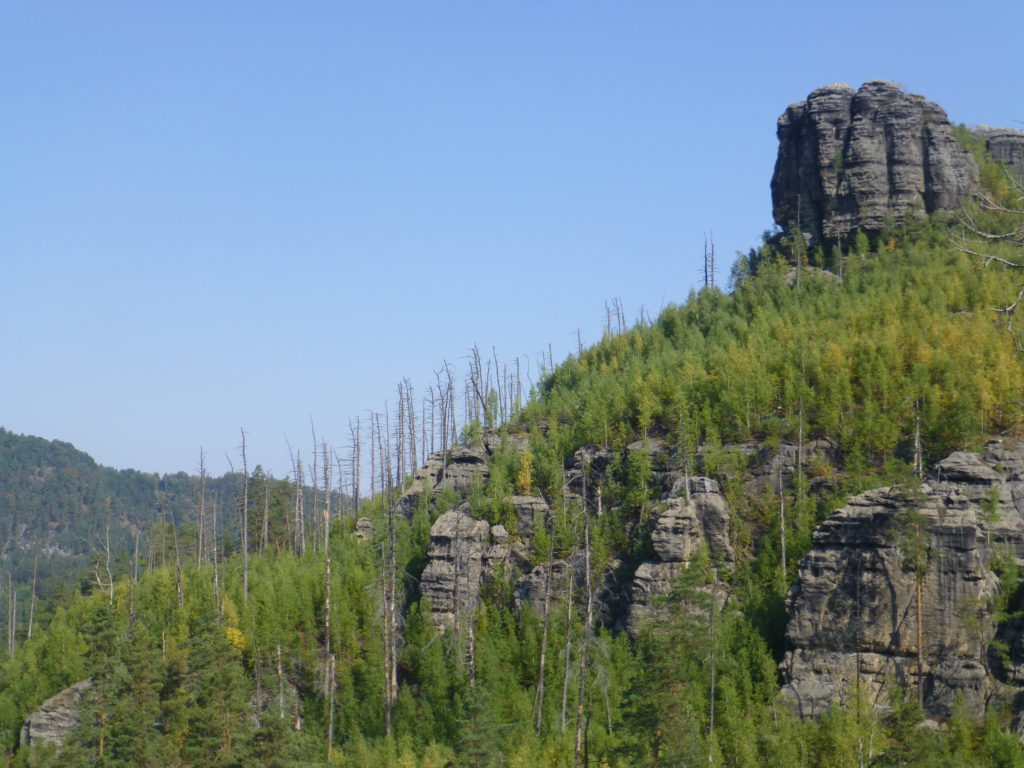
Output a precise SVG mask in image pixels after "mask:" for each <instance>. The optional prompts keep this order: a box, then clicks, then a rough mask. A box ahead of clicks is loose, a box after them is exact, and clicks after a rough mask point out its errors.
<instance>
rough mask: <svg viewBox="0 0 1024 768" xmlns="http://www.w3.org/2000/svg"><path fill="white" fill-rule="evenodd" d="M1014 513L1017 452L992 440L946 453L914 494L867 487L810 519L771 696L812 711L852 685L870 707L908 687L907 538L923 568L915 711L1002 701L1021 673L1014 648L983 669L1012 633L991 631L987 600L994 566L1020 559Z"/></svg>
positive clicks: (912, 677)
mask: <svg viewBox="0 0 1024 768" xmlns="http://www.w3.org/2000/svg"><path fill="white" fill-rule="evenodd" d="M915 515H916V516H917V523H916V528H915V523H914V519H915ZM1022 515H1024V452H1022V451H1021V450H1019V449H1017V450H1007V449H1004V448H1003V447H1002V446H1001V445H999V444H992V445H990V446H989V447H988V448H986V450H985V452H984V453H982V454H970V453H954V454H952V455H951V456H950V457H949V458H947V459H945V460H944V461H942V462H940V463H939V464H938V465H937V466H936V468H935V472H934V474H933V476H932V477H931V478H930V479H929V480H928V482H927V483H925V484H923V485H922V486H921V488H920V491H919V492H917V491H915V492H909V491H908V490H907V489H904V488H898V487H893V488H881V489H877V490H873V491H867V492H865V493H862V494H860V495H858V496H855V497H853V498H852V499H850V501H849V503H848V504H847V506H845V507H843V508H842V509H840V510H839V511H838V512H836V513H835V514H834V515H832V517H830V518H829V519H828V520H826V521H825V522H824V523H822V524H821V525H820V526H819V527H818V529H817V530H816V531H815V532H814V537H813V544H814V546H813V548H812V549H811V551H810V552H809V553H808V554H807V556H806V557H805V558H804V560H803V561H802V562H801V564H800V576H799V580H798V581H797V583H796V585H795V586H794V587H793V589H792V590H791V591H790V595H789V597H788V599H787V603H788V606H789V625H788V627H787V630H786V637H787V640H788V642H789V645H790V650H789V651H788V652H787V653H786V655H785V658H784V659H783V662H782V670H783V673H784V676H785V678H786V681H787V682H786V685H785V687H784V689H783V690H784V694H785V695H786V696H787V697H789V698H790V699H791V700H792V701H794V702H795V704H796V706H797V708H798V711H799V712H800V714H801V715H803V716H816V715H819V714H821V713H823V712H824V711H826V710H827V709H828V708H829V707H830V706H831V705H832V704H833V703H838V704H841V703H843V702H845V701H847V700H848V699H849V697H850V696H852V695H853V694H854V692H855V691H856V690H857V689H858V688H859V689H860V691H862V693H863V694H864V696H865V697H866V700H867V701H868V703H870V704H873V705H876V706H881V707H884V706H886V705H887V704H888V701H889V694H891V693H892V692H893V689H894V687H895V686H897V685H899V686H902V687H903V688H904V689H905V690H907V691H908V692H913V691H916V690H917V686H918V681H919V679H921V678H920V674H919V671H918V661H917V649H918V640H917V637H918V619H917V598H916V576H915V574H914V573H913V571H912V570H911V568H910V567H909V565H910V563H909V562H908V560H909V558H908V555H907V552H908V551H909V548H911V547H912V546H913V544H914V541H913V540H914V539H915V538H916V540H917V542H918V543H919V544H921V545H923V547H924V548H925V549H924V552H925V563H926V570H925V572H924V575H923V578H922V584H921V595H922V599H921V617H922V620H921V636H922V640H923V642H922V648H923V656H924V668H923V689H924V704H925V709H926V710H927V711H928V712H929V713H930V714H932V715H936V716H940V717H948V716H949V715H950V713H951V708H952V706H953V703H954V701H955V699H956V698H957V696H960V697H962V698H963V701H964V703H965V704H966V705H967V706H968V707H970V708H971V709H973V710H974V711H976V712H979V713H980V712H982V711H983V709H984V707H985V705H986V703H987V702H988V701H989V700H990V699H991V698H992V697H994V696H996V697H1007V698H1008V697H1009V696H1010V694H1011V693H1012V690H1011V689H1010V688H1009V687H1008V686H1006V685H1004V684H1003V682H1002V681H1005V680H1011V679H1012V677H1013V675H1014V674H1015V672H1016V671H1021V672H1024V653H1021V654H1017V658H1013V655H1014V654H1013V653H1011V659H1010V661H1009V662H1008V664H1007V665H1006V667H1005V668H1001V669H1000V670H997V671H996V672H995V673H994V672H993V671H992V669H993V668H992V664H991V660H990V656H991V643H992V640H993V638H994V637H995V636H996V633H997V631H998V632H1000V633H1002V634H1004V635H1005V636H1006V637H1007V640H1008V643H1009V644H1010V645H1012V644H1013V641H1012V640H1011V639H1010V636H1013V637H1018V636H1020V632H1019V631H1016V630H1015V629H1014V628H1013V627H1010V626H1003V627H997V625H996V623H995V619H994V611H993V603H994V601H995V599H996V597H997V596H998V594H999V593H1000V590H1001V588H1002V587H1001V584H1000V580H999V577H998V575H997V572H996V571H997V570H998V569H999V563H1000V561H1001V560H1002V561H1003V562H1012V561H1014V560H1016V561H1020V560H1021V557H1022V555H1024V516H1022ZM918 531H919V533H918ZM1015 632H1016V634H1015ZM1021 648H1022V650H1024V643H1022V644H1021ZM1021 676H1022V677H1024V674H1022V675H1021Z"/></svg>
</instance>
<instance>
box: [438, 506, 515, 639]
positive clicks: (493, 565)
mask: <svg viewBox="0 0 1024 768" xmlns="http://www.w3.org/2000/svg"><path fill="white" fill-rule="evenodd" d="M509 553H510V548H509V535H508V531H506V530H505V528H504V526H501V525H493V526H492V525H490V524H489V523H488V522H487V521H486V520H477V519H475V518H473V517H471V516H470V515H469V514H467V513H466V512H465V511H463V510H461V509H453V510H451V511H449V512H445V513H444V514H443V515H441V516H440V517H439V518H437V520H436V521H435V522H434V525H433V526H432V527H431V529H430V547H429V549H428V550H427V565H426V567H425V568H424V569H423V575H422V576H421V577H420V590H421V591H422V593H423V596H424V597H425V598H427V599H428V600H429V601H430V608H431V612H432V615H433V619H434V625H435V626H436V627H437V628H438V630H445V629H447V628H448V627H450V626H452V625H453V624H455V623H456V620H457V619H458V618H459V616H460V615H464V616H472V615H473V610H474V609H475V608H476V604H477V601H478V600H479V598H480V586H481V584H482V583H483V581H484V578H485V577H486V576H488V575H491V574H493V573H494V572H495V571H496V570H497V569H498V568H499V567H501V566H502V565H504V564H505V563H506V562H507V561H508V558H509Z"/></svg>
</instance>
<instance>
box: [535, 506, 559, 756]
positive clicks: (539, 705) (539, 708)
mask: <svg viewBox="0 0 1024 768" xmlns="http://www.w3.org/2000/svg"><path fill="white" fill-rule="evenodd" d="M547 523H548V521H547V520H545V527H547ZM549 540H550V546H549V549H548V563H547V568H546V569H545V571H544V608H543V618H542V619H541V636H540V662H539V664H538V666H537V695H536V697H535V698H534V702H533V711H534V717H535V721H536V722H535V728H536V731H537V735H538V736H539V735H540V731H541V724H542V722H543V716H544V674H545V671H546V667H547V656H548V625H549V623H550V619H551V573H552V571H553V570H554V569H553V567H552V561H553V560H554V557H555V539H554V537H553V536H550V537H549Z"/></svg>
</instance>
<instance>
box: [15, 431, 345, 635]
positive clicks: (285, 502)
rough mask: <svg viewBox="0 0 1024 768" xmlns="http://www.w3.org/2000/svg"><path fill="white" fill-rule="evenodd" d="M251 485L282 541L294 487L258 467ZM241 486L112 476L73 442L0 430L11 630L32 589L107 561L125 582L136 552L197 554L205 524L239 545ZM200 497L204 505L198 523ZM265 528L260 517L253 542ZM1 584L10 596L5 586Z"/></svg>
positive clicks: (232, 481)
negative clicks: (171, 549)
mask: <svg viewBox="0 0 1024 768" xmlns="http://www.w3.org/2000/svg"><path fill="white" fill-rule="evenodd" d="M299 458H300V459H301V454H299ZM239 464H241V460H239ZM304 477H305V482H303V483H302V487H303V498H304V500H305V502H306V503H307V504H309V505H310V507H311V508H312V507H313V506H315V504H314V502H316V503H317V504H318V503H319V495H320V494H319V490H318V489H316V488H315V487H312V485H310V483H312V482H316V481H315V479H314V478H312V477H311V473H307V474H306V475H305V476H304ZM300 480H301V478H300ZM248 485H249V486H251V489H250V490H251V494H252V499H250V503H251V504H252V505H253V506H254V508H256V509H258V510H259V511H260V513H262V511H263V509H264V507H266V508H267V511H268V517H269V520H268V526H267V528H268V535H270V536H271V538H272V541H271V542H270V544H274V543H276V542H278V541H279V540H281V539H283V538H285V537H286V536H287V535H288V534H287V533H286V530H285V529H286V527H287V524H288V520H286V518H290V516H291V508H292V507H293V506H294V499H295V486H296V484H295V482H294V481H288V480H278V479H275V478H273V477H268V476H267V475H266V473H265V472H263V470H262V468H260V467H259V466H257V467H255V468H254V469H252V470H251V471H250V477H249V483H248ZM245 488H246V483H245V482H244V478H243V475H242V473H241V472H230V473H227V474H224V475H223V476H220V477H210V476H207V475H205V473H204V474H203V476H202V477H200V475H199V474H196V475H189V474H187V473H185V472H178V473H176V474H173V475H169V474H165V475H157V474H154V473H146V472H138V471H136V470H132V469H125V470H115V469H111V468H110V467H104V466H101V465H99V464H97V463H96V462H95V461H94V460H93V459H92V457H91V456H89V455H88V454H87V453H84V452H82V451H80V450H78V449H76V448H75V447H74V446H73V445H71V444H70V443H65V442H61V441H59V440H45V439H43V438H39V437H32V436H28V435H18V434H15V433H13V432H10V431H8V430H5V429H2V428H0V542H2V544H0V558H2V563H3V568H4V570H5V571H6V572H7V573H9V574H11V577H12V584H13V585H14V587H15V588H16V589H17V590H18V599H19V600H21V601H22V606H23V609H24V610H23V611H22V612H21V613H20V614H19V615H16V616H15V622H16V623H17V632H18V633H24V632H27V620H28V613H27V611H28V608H27V606H28V605H29V602H30V601H31V593H32V591H33V584H34V585H35V586H34V591H35V594H36V596H37V597H42V598H44V599H45V598H46V597H48V596H49V595H50V594H51V593H52V592H53V591H54V590H67V589H77V588H78V587H79V583H80V581H82V580H85V581H87V582H88V581H95V573H94V569H93V564H94V563H96V562H97V561H99V560H102V561H104V564H103V570H104V572H105V570H106V567H107V565H108V563H107V562H106V561H107V560H108V557H109V567H110V569H111V571H112V573H113V575H114V576H118V575H124V574H126V573H128V571H129V570H130V562H131V557H132V555H133V553H134V552H135V548H136V546H138V547H139V548H140V549H139V552H138V557H139V558H140V562H142V563H143V564H144V565H145V564H146V563H149V564H150V565H152V564H153V563H154V562H155V561H160V562H164V563H166V561H167V550H168V546H173V544H172V543H171V542H173V540H178V542H179V549H180V550H181V552H182V553H184V552H186V551H188V552H190V553H192V554H193V556H194V553H195V552H196V551H197V549H198V544H199V542H198V538H197V537H198V529H199V527H200V520H201V519H202V527H203V528H204V529H205V532H204V535H205V537H206V538H210V537H211V536H212V529H213V526H214V523H215V521H216V526H217V532H218V535H220V536H222V537H223V536H225V535H226V536H227V537H228V538H229V539H237V538H238V526H239V516H238V506H239V505H240V503H241V502H240V498H241V496H242V494H243V492H244V490H245ZM201 498H203V499H205V503H204V506H205V507H206V508H207V509H206V514H205V515H204V516H203V517H202V518H200V516H199V514H198V512H199V507H200V499H201ZM265 498H266V499H267V504H264V499H265ZM332 498H333V502H334V504H335V505H341V504H343V503H347V498H346V497H345V496H343V495H341V494H339V493H334V494H332ZM286 507H287V511H286V510H285V508H286ZM261 522H262V520H261V517H260V516H259V515H257V516H256V517H255V518H254V528H255V535H256V538H257V540H258V541H259V540H260V534H261V533H262V531H260V530H259V524H260V523H261ZM0 587H3V588H4V589H5V590H6V587H7V584H6V583H4V584H2V585H0ZM9 620H10V617H9V616H8V619H7V620H6V621H4V622H0V623H3V624H5V625H6V624H8V623H9Z"/></svg>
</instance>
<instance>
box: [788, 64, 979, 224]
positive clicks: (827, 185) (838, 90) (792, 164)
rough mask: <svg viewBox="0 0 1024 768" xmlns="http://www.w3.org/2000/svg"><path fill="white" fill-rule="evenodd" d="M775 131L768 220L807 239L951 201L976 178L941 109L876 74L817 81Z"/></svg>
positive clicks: (951, 207)
mask: <svg viewBox="0 0 1024 768" xmlns="http://www.w3.org/2000/svg"><path fill="white" fill-rule="evenodd" d="M778 137H779V155H778V159H777V161H776V164H775V174H774V176H773V177H772V185H771V188H772V206H773V214H774V217H775V221H776V223H777V224H779V226H781V227H783V228H784V229H787V230H789V229H791V228H793V227H799V229H800V230H801V231H803V232H804V233H805V235H806V236H807V237H808V238H809V239H810V240H811V241H812V242H820V241H823V240H829V241H835V240H837V239H840V238H846V237H848V236H849V235H850V233H851V232H853V231H854V230H856V229H863V230H865V231H873V232H877V231H879V230H881V229H882V227H883V226H884V225H885V223H886V220H887V219H892V220H894V221H897V222H899V221H903V220H905V219H906V218H907V217H910V216H917V215H924V214H926V213H931V212H933V211H943V210H946V211H948V210H954V209H955V208H956V207H957V206H958V205H959V203H960V201H961V200H962V199H963V198H965V197H966V196H968V195H969V194H970V193H971V192H972V191H974V190H975V189H976V186H977V178H978V168H977V165H976V164H975V162H974V159H973V157H972V156H971V153H970V152H969V151H968V150H967V149H965V148H964V147H962V146H961V145H960V144H959V143H958V142H957V140H956V138H955V136H954V133H953V128H952V126H951V125H950V123H949V120H948V119H947V117H946V113H945V112H944V111H943V110H942V108H941V107H939V106H938V105H936V104H933V103H932V102H930V101H927V100H926V99H924V98H923V97H922V96H917V95H914V94H909V93H904V92H903V91H902V90H901V89H900V88H899V86H897V85H895V84H894V83H890V82H888V81H885V80H872V81H870V82H868V83H865V84H864V85H862V86H861V88H860V89H859V90H857V91H854V89H853V88H851V87H850V86H848V85H845V84H841V83H838V84H833V85H827V86H824V87H822V88H818V89H817V90H815V91H813V92H812V93H811V94H810V95H809V96H808V97H807V99H806V100H804V101H801V102H799V103H797V104H793V105H791V106H790V107H789V108H788V109H787V110H786V111H785V113H784V114H783V115H782V116H781V117H780V118H779V122H778Z"/></svg>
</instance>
